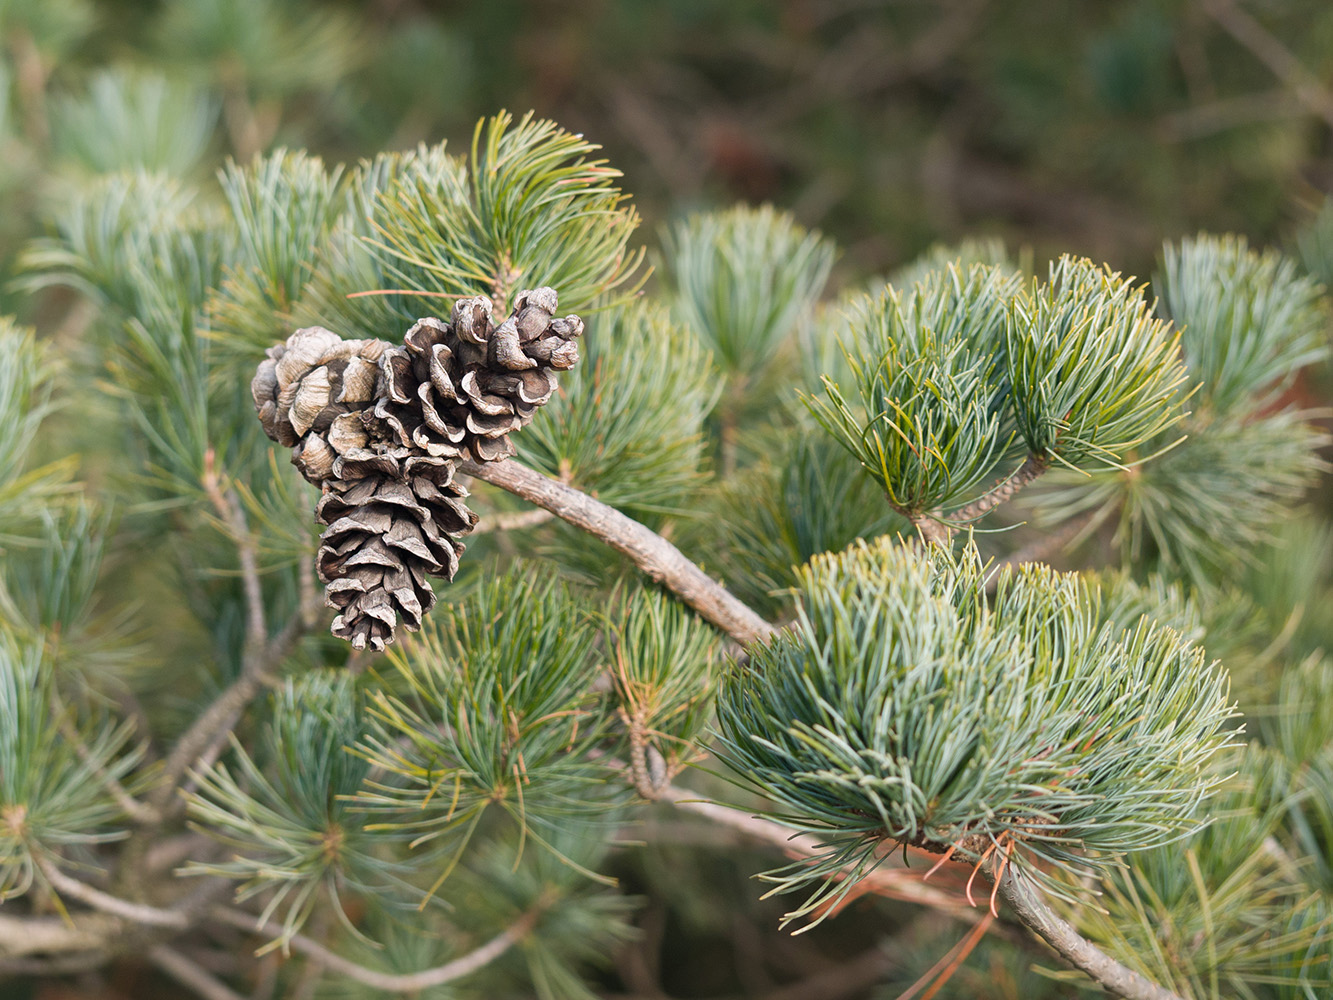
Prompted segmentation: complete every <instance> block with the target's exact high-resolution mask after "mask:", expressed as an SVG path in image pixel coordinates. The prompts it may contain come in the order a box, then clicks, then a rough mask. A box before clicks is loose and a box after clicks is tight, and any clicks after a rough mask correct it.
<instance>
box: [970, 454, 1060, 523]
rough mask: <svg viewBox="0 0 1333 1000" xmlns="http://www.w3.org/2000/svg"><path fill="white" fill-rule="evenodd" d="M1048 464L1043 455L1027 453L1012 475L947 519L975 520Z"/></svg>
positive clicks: (1013, 492)
mask: <svg viewBox="0 0 1333 1000" xmlns="http://www.w3.org/2000/svg"><path fill="white" fill-rule="evenodd" d="M1048 464H1049V463H1048V462H1047V460H1046V459H1045V458H1044V457H1043V456H1041V455H1033V454H1029V455H1028V457H1027V458H1025V459H1023V464H1022V465H1020V466H1019V467H1018V468H1017V470H1015V472H1014V474H1013V475H1012V476H1010V477H1009V478H1008V479H1002V480H1000V481H999V482H997V483H996V484H995V486H994V487H993V488H992V489H991V490H990V491H989V492H988V493H986V494H985V495H984V496H982V497H979V498H978V499H976V500H973V501H972V502H971V503H970V504H968V505H967V506H966V507H960V508H959V509H958V510H956V511H954V512H953V513H952V514H950V515H948V517H947V520H948V521H950V522H952V523H954V524H968V523H970V522H972V521H975V520H977V519H978V518H980V517H982V516H984V515H985V514H987V513H988V512H990V511H992V510H994V509H995V508H996V507H998V506H1000V504H1002V503H1004V502H1005V501H1007V500H1009V499H1011V498H1012V497H1013V496H1014V494H1015V493H1017V492H1018V491H1019V490H1021V489H1022V488H1023V487H1024V486H1026V485H1027V484H1028V483H1030V482H1032V480H1034V479H1036V478H1037V477H1038V476H1040V475H1041V474H1042V473H1043V472H1045V471H1046V469H1047V466H1048Z"/></svg>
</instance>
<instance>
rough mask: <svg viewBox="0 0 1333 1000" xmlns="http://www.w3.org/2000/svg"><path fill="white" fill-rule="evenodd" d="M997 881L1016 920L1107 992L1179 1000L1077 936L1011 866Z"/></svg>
mask: <svg viewBox="0 0 1333 1000" xmlns="http://www.w3.org/2000/svg"><path fill="white" fill-rule="evenodd" d="M997 881H998V885H999V889H1000V895H1001V896H1002V897H1003V898H1004V901H1005V902H1006V903H1008V904H1009V906H1010V908H1011V909H1012V910H1013V911H1014V914H1015V915H1016V916H1017V917H1018V919H1019V920H1021V921H1022V922H1023V924H1024V925H1025V926H1026V927H1027V928H1028V929H1029V930H1030V931H1032V932H1033V933H1034V934H1036V935H1038V936H1039V937H1040V938H1042V940H1044V941H1045V942H1046V943H1047V944H1049V945H1050V946H1051V947H1052V948H1054V949H1055V950H1056V952H1058V953H1059V955H1060V957H1061V958H1063V959H1064V960H1065V961H1067V962H1069V963H1070V964H1071V965H1073V966H1074V967H1075V968H1077V969H1080V970H1082V971H1083V972H1085V973H1087V975H1088V976H1090V977H1091V978H1092V979H1093V980H1094V981H1095V982H1097V983H1098V984H1099V985H1100V986H1102V987H1103V988H1104V989H1105V990H1107V992H1109V993H1112V994H1114V995H1115V996H1118V997H1124V998H1125V1000H1182V998H1181V997H1180V996H1179V995H1178V994H1176V993H1172V992H1171V991H1170V990H1168V989H1164V988H1163V987H1161V986H1158V985H1157V984H1156V983H1154V982H1152V981H1151V980H1148V979H1145V978H1144V977H1143V976H1141V975H1139V974H1138V973H1137V972H1135V971H1134V970H1133V969H1130V968H1127V967H1125V966H1123V965H1121V964H1120V963H1119V962H1117V961H1116V960H1115V959H1113V958H1112V957H1111V956H1110V955H1108V954H1106V953H1105V952H1104V951H1102V950H1101V949H1100V948H1098V947H1097V946H1096V945H1094V944H1093V943H1092V942H1091V941H1088V940H1087V939H1086V938H1084V937H1083V936H1082V935H1080V934H1079V933H1078V931H1076V930H1075V929H1074V928H1073V927H1072V926H1070V925H1069V924H1068V923H1067V922H1065V921H1064V920H1062V919H1061V918H1060V917H1059V916H1058V915H1057V914H1056V913H1055V911H1053V910H1052V909H1051V908H1050V907H1049V906H1047V905H1046V903H1045V901H1044V900H1043V899H1042V898H1041V896H1040V894H1039V893H1038V892H1037V891H1036V890H1035V889H1034V888H1033V887H1032V884H1031V883H1030V882H1029V881H1028V879H1027V877H1026V876H1024V875H1023V874H1022V873H1021V872H1019V871H1017V870H1016V869H1015V867H1014V866H1013V865H1004V866H1003V870H1002V871H1001V873H1000V875H999V878H998V880H997Z"/></svg>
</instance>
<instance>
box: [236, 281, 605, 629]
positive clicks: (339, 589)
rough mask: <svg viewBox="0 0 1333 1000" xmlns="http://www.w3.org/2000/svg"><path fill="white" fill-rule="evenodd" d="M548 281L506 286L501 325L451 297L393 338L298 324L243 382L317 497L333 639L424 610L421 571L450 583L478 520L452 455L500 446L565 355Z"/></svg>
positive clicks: (576, 323)
mask: <svg viewBox="0 0 1333 1000" xmlns="http://www.w3.org/2000/svg"><path fill="white" fill-rule="evenodd" d="M557 304H558V302H557V297H556V293H555V290H554V289H551V288H537V289H533V290H532V291H526V292H520V293H519V294H518V297H517V299H516V305H515V309H514V312H513V315H511V316H510V317H509V318H508V319H506V320H505V321H504V322H503V323H501V324H500V325H499V326H498V327H497V326H495V325H494V323H493V321H492V307H491V300H490V299H488V298H485V297H482V296H478V297H476V298H470V299H462V300H460V301H459V302H458V303H457V304H456V305H455V306H454V310H453V316H452V318H451V319H450V321H449V322H448V323H445V322H443V321H442V320H439V319H435V318H427V319H422V320H419V321H418V322H417V324H416V325H415V326H413V327H412V329H410V330H408V331H407V334H406V336H404V338H403V344H402V346H397V345H393V344H389V343H387V342H385V341H383V340H343V339H342V338H340V337H339V336H338V335H337V334H335V333H332V332H330V331H328V330H325V329H324V328H323V327H318V326H315V327H308V328H306V329H304V330H297V331H296V332H295V333H293V334H292V335H291V336H290V337H288V338H287V342H286V343H285V344H278V345H277V346H275V347H271V348H269V350H268V352H267V353H268V357H267V360H265V361H263V362H261V363H260V365H259V370H258V371H257V372H256V373H255V377H254V381H253V382H252V383H251V385H250V390H251V393H252V394H253V395H254V400H255V409H256V410H258V411H259V420H260V422H261V423H262V424H263V425H264V431H265V433H267V434H268V436H269V437H270V438H272V439H273V440H274V441H276V442H278V443H279V444H281V445H285V446H287V447H289V448H291V449H292V462H293V464H295V465H296V467H297V468H298V469H300V470H301V474H302V475H303V476H305V478H306V479H308V480H309V481H310V482H312V483H314V484H315V485H317V486H319V487H320V488H321V489H322V491H323V496H322V497H321V498H320V500H319V504H318V505H317V506H316V508H315V516H316V517H317V518H318V519H319V521H320V523H321V524H325V525H327V526H328V527H327V529H326V530H325V531H324V534H323V535H322V536H321V538H320V545H319V555H318V563H317V564H318V568H319V575H320V579H321V580H322V581H323V582H324V584H325V587H326V595H327V601H328V603H329V605H330V606H331V607H333V608H335V609H337V611H338V612H339V614H338V616H337V618H335V619H334V622H333V634H334V635H337V636H340V637H341V638H344V639H348V640H349V641H350V642H351V643H352V645H353V646H355V647H356V648H357V649H364V648H365V647H366V646H367V645H369V646H370V647H371V648H372V649H375V650H383V649H384V646H385V644H386V643H388V642H392V641H393V636H394V630H395V628H396V627H397V626H398V624H399V623H400V622H401V624H402V625H403V627H405V628H407V629H408V630H410V631H416V630H417V629H418V628H420V627H421V619H422V616H423V615H425V614H426V613H427V612H428V611H430V609H431V608H432V607H433V606H434V604H435V594H434V592H433V591H432V590H431V588H430V584H429V583H428V582H427V577H429V576H440V577H444V578H445V579H446V580H450V579H453V576H454V574H455V573H456V572H457V571H458V557H459V555H461V554H462V552H463V548H464V546H463V543H462V541H461V538H462V536H463V535H465V534H467V533H468V532H469V531H471V530H472V527H473V525H475V524H476V523H477V515H476V514H475V513H473V512H472V511H471V510H469V509H468V507H467V505H466V503H465V502H464V501H465V500H466V499H467V496H468V492H467V490H466V489H465V488H464V487H463V485H462V484H461V483H460V482H458V478H457V467H458V463H459V462H460V461H461V460H463V459H471V460H473V461H477V462H493V461H497V460H499V459H503V458H507V457H509V456H510V455H512V454H514V446H513V444H512V443H511V442H510V440H509V434H510V432H511V431H515V430H517V429H518V428H520V427H522V426H523V425H524V424H526V423H527V422H528V421H529V420H531V419H532V416H533V414H535V413H536V412H537V407H539V406H541V405H542V404H543V403H545V402H546V401H547V400H548V399H550V398H551V394H552V393H553V392H554V391H555V385H556V381H555V373H556V372H558V371H563V370H566V369H568V368H572V367H573V366H574V364H575V363H576V362H577V361H578V359H579V354H578V348H577V346H576V345H575V343H574V341H575V340H576V339H577V338H578V337H579V336H580V335H581V334H582V333H583V321H582V320H580V319H579V318H578V317H577V316H566V317H564V318H557V317H556V316H555V311H556V307H557Z"/></svg>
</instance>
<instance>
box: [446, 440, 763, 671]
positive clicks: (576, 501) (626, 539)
mask: <svg viewBox="0 0 1333 1000" xmlns="http://www.w3.org/2000/svg"><path fill="white" fill-rule="evenodd" d="M461 471H462V472H463V473H465V474H466V475H469V476H473V477H475V478H477V479H483V480H485V481H486V482H488V483H490V484H492V485H493V486H498V487H500V488H501V489H503V490H508V491H509V492H510V493H513V494H514V495H515V496H518V497H522V498H523V499H524V500H526V501H528V502H529V503H532V504H535V505H536V506H538V507H541V508H542V509H544V510H549V511H550V512H551V513H552V514H554V515H555V516H556V517H559V518H561V519H563V520H565V521H568V522H569V523H570V524H572V525H574V526H575V527H576V528H581V529H583V530H584V531H586V532H588V533H589V534H591V535H594V536H595V537H597V538H600V539H601V540H602V541H604V542H606V544H608V545H610V546H611V547H612V548H613V549H615V550H616V551H618V552H623V553H624V554H625V555H627V556H629V557H630V559H632V560H633V561H634V564H635V565H636V566H638V567H639V569H641V570H643V571H644V572H645V573H647V574H648V576H650V577H652V578H653V579H654V580H656V581H658V582H659V583H662V584H664V585H666V586H667V587H668V588H669V589H670V590H671V591H672V593H674V594H675V595H676V596H677V597H679V598H680V599H681V600H682V601H684V602H685V603H686V604H688V605H689V606H690V607H692V608H694V610H695V611H697V612H699V614H700V615H702V616H703V617H704V618H705V619H707V620H708V621H710V622H712V623H713V624H714V625H716V626H717V627H718V628H720V629H722V631H724V632H726V633H727V634H728V635H729V636H731V637H732V638H733V639H735V640H736V641H737V642H739V643H741V644H742V645H748V644H749V643H751V642H754V641H755V640H760V639H767V638H769V637H771V636H772V635H774V634H775V633H776V632H777V629H775V628H774V627H773V626H772V625H770V624H769V623H768V622H766V621H764V619H763V618H761V617H760V616H759V614H758V613H757V612H755V611H754V610H753V609H752V608H750V607H748V606H747V605H746V604H744V603H743V602H741V601H740V600H738V599H737V598H736V597H735V596H733V595H732V594H730V593H728V592H727V589H726V588H725V587H723V586H722V585H721V584H720V583H718V582H716V581H715V580H713V579H712V578H711V577H709V576H708V575H707V574H706V573H704V572H703V570H701V569H699V567H698V566H696V565H695V564H694V563H692V562H690V560H689V559H687V558H686V557H685V555H684V554H683V553H682V552H681V551H680V550H679V549H677V548H676V547H675V546H674V545H672V544H671V543H670V542H668V541H667V540H666V539H665V538H663V537H662V536H661V535H659V534H657V532H655V531H652V530H650V529H649V528H646V527H644V526H643V525H642V524H640V523H639V522H638V521H635V520H633V519H632V518H629V517H626V516H625V515H624V514H622V513H621V512H620V511H618V510H616V509H615V508H613V507H608V506H607V505H606V504H604V503H601V502H600V501H598V500H594V499H593V498H592V497H590V496H588V495H587V494H586V493H583V492H581V491H579V490H576V489H575V488H574V487H572V486H568V485H566V484H564V483H560V482H557V481H556V480H554V479H551V478H549V477H547V476H544V475H542V474H541V473H540V472H536V471H534V470H532V469H529V468H528V467H527V466H525V465H523V464H522V463H520V462H516V461H514V460H513V459H512V458H511V459H506V460H504V461H502V462H482V463H477V462H464V463H462V466H461Z"/></svg>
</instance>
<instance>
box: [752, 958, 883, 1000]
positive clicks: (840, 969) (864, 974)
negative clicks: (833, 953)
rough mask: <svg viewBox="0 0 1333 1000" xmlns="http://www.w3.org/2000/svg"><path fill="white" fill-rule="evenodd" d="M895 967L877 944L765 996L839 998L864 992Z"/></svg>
mask: <svg viewBox="0 0 1333 1000" xmlns="http://www.w3.org/2000/svg"><path fill="white" fill-rule="evenodd" d="M891 968H893V960H892V959H891V958H890V957H889V955H888V954H887V953H886V952H885V951H884V949H883V948H882V947H879V946H875V947H871V948H868V949H866V950H865V951H864V952H862V953H861V954H860V955H859V956H857V957H856V958H853V959H851V960H850V961H840V962H838V963H837V964H836V965H834V966H833V967H832V968H828V969H821V970H820V971H819V972H816V973H814V974H813V975H811V976H809V977H808V978H806V979H802V980H801V981H800V982H796V983H790V984H788V985H786V986H782V987H780V988H778V989H776V990H773V991H772V992H769V993H765V994H764V995H763V997H762V1000H810V998H811V997H818V998H819V1000H837V998H838V997H845V996H851V995H852V994H857V995H860V994H861V993H862V992H863V991H865V990H867V989H869V988H871V987H872V986H874V985H875V984H876V983H878V982H879V981H880V980H882V979H883V978H884V975H885V973H887V972H888V971H889V970H890V969H891Z"/></svg>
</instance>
